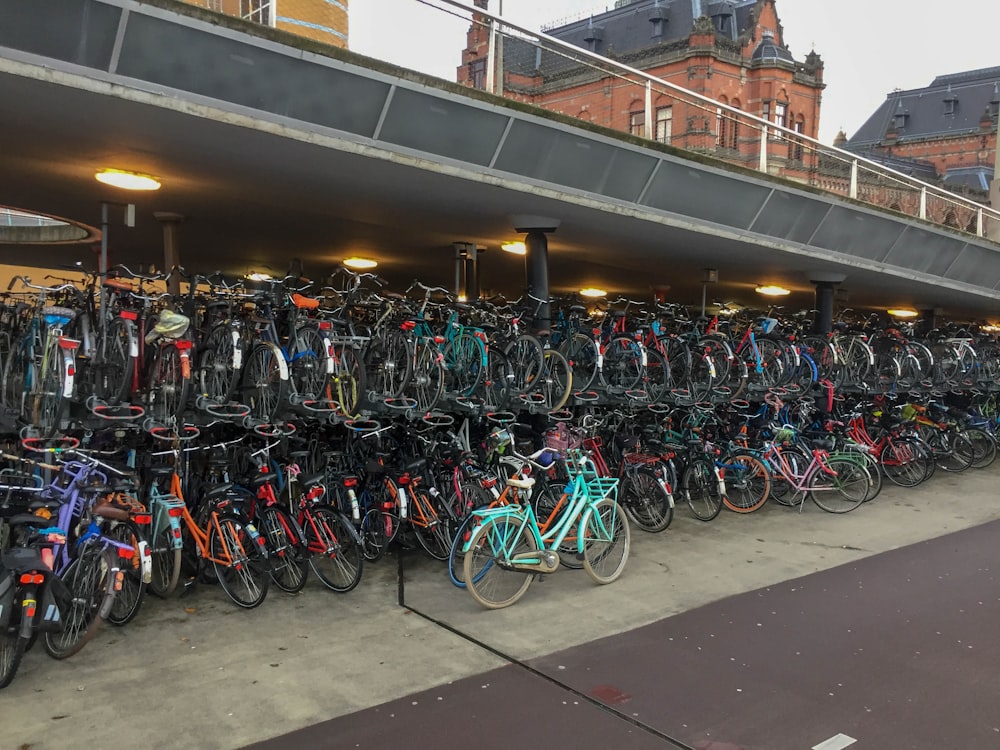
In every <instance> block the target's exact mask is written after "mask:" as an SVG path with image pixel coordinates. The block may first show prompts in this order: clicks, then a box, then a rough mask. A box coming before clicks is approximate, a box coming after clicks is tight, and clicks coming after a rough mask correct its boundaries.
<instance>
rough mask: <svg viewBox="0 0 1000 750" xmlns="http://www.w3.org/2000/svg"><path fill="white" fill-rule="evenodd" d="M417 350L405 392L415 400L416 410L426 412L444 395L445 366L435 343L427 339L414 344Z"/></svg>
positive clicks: (421, 412)
mask: <svg viewBox="0 0 1000 750" xmlns="http://www.w3.org/2000/svg"><path fill="white" fill-rule="evenodd" d="M416 346H417V347H418V349H419V351H418V352H417V354H416V356H415V357H414V362H413V372H412V373H411V374H410V383H409V385H408V386H407V388H406V392H407V393H409V394H410V395H412V397H413V399H414V400H415V401H416V402H417V406H416V408H417V411H418V412H419V413H420V414H427V413H428V412H430V411H431V410H432V409H434V407H435V406H437V404H438V401H440V400H441V396H443V395H444V381H445V368H444V360H443V358H442V357H441V356H440V351H439V350H438V348H437V345H436V344H434V343H431V342H429V341H424V342H418V343H417V344H416Z"/></svg>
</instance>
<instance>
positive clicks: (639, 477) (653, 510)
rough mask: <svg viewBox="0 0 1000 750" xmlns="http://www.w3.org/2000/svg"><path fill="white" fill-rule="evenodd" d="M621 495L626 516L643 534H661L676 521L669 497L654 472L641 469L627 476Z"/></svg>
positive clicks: (622, 485) (619, 491)
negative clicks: (645, 532)
mask: <svg viewBox="0 0 1000 750" xmlns="http://www.w3.org/2000/svg"><path fill="white" fill-rule="evenodd" d="M618 495H619V499H620V501H621V504H622V506H623V507H624V508H625V515H626V516H628V517H629V519H630V520H631V521H632V523H634V524H635V525H636V526H638V527H639V528H640V529H642V530H643V531H648V532H650V533H653V534H655V533H658V532H660V531H663V530H665V529H666V528H667V527H668V526H670V522H671V521H673V520H674V507H673V504H672V502H671V498H670V495H669V494H668V493H667V491H666V490H665V489H664V487H663V486H662V485H661V484H660V483H659V482H658V481H657V479H656V477H655V476H654V475H653V472H652V471H647V470H643V469H638V470H636V471H634V472H630V473H628V474H626V476H625V478H624V479H622V482H621V485H620V487H619V488H618Z"/></svg>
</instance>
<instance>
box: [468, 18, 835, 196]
mask: <svg viewBox="0 0 1000 750" xmlns="http://www.w3.org/2000/svg"><path fill="white" fill-rule="evenodd" d="M476 5H477V6H479V7H481V8H485V9H488V8H489V6H488V0H476ZM483 20H484V19H482V18H478V19H474V22H473V24H472V25H471V27H470V29H469V33H468V39H467V45H466V49H465V50H464V51H463V57H462V65H461V66H460V67H459V68H458V82H459V83H462V84H465V85H467V86H472V87H475V88H485V85H486V80H487V66H488V64H489V61H488V49H489V34H490V32H489V27H488V25H487V24H486V23H483ZM546 33H547V34H549V35H550V36H553V37H556V38H557V39H559V40H561V41H564V42H567V43H570V44H573V45H575V46H578V47H581V48H583V49H587V50H590V51H592V52H596V53H598V54H600V55H603V56H605V57H608V58H612V59H614V60H617V61H619V62H622V63H624V64H626V65H628V66H630V67H633V68H637V69H640V70H642V71H644V72H647V73H649V74H651V75H653V76H656V77H657V78H661V79H664V80H666V81H668V82H670V83H673V84H676V85H678V86H682V87H684V88H686V89H689V90H692V91H695V92H697V93H699V94H702V95H704V96H706V97H709V98H711V99H713V100H714V101H717V102H721V103H723V104H727V105H729V106H731V107H733V108H735V109H739V110H743V111H745V112H748V113H751V114H754V115H757V116H760V117H762V118H764V119H767V120H769V121H770V122H773V123H777V124H779V125H783V126H785V127H787V128H789V129H791V130H795V131H798V132H800V133H803V134H805V135H808V136H811V137H814V138H815V137H816V134H817V133H818V131H819V118H820V103H821V95H822V91H823V88H824V83H823V62H822V59H821V58H820V56H819V55H818V54H816V53H815V52H810V53H809V54H807V55H806V57H805V60H804V61H803V62H798V61H796V59H795V58H794V57H793V55H792V53H791V51H790V50H789V48H788V46H787V45H786V43H785V39H784V30H783V29H782V26H781V21H780V19H779V17H778V14H777V11H776V9H775V0H721V1H717V0H618V2H617V3H616V4H615V7H614V8H613V9H611V10H608V11H606V12H604V13H601V14H598V15H593V16H591V17H588V18H584V19H580V20H577V21H573V22H570V23H566V24H562V25H559V26H555V27H553V28H549V29H547V30H546ZM502 66H503V78H502V91H503V94H504V96H507V97H510V98H514V99H518V100H521V101H524V102H528V103H531V104H535V105H537V106H541V107H545V108H546V109H550V110H554V111H558V112H560V113H562V114H565V115H569V116H572V117H576V118H579V119H581V120H585V121H589V122H594V123H597V124H600V125H605V126H608V127H611V128H614V129H616V130H622V131H626V132H631V133H632V134H634V135H638V136H648V137H652V138H655V139H656V140H658V141H660V142H662V143H667V144H671V145H675V146H678V147H680V148H686V149H691V150H697V151H703V152H711V153H714V154H716V155H718V156H720V157H722V158H724V159H726V160H727V161H731V162H737V163H740V162H745V163H746V164H748V165H756V164H757V163H758V160H759V155H760V149H761V135H760V132H759V131H758V130H757V129H755V128H751V127H748V126H747V124H746V121H743V122H740V121H739V119H737V118H736V117H734V116H730V115H728V114H727V113H726V111H725V110H720V109H717V108H716V109H714V110H713V109H712V108H710V107H705V106H704V105H696V104H694V103H693V102H692V101H691V100H689V99H683V98H681V97H677V96H674V95H672V94H671V92H670V90H669V89H665V90H660V91H654V93H653V99H652V112H651V113H650V116H649V117H648V118H647V115H646V112H645V109H646V106H645V95H644V91H643V90H642V88H641V87H639V86H636V85H635V84H634V83H626V82H621V81H620V80H618V79H616V78H614V77H611V76H607V75H602V74H601V73H600V71H598V70H597V69H595V68H593V67H588V66H582V65H580V64H578V63H575V62H573V61H571V60H568V59H567V58H566V57H565V56H561V55H558V54H556V53H553V52H550V51H547V50H539V48H538V47H537V46H535V45H532V44H530V43H528V42H526V41H523V40H520V39H518V38H517V37H507V38H505V39H504V42H503V64H502ZM647 122H648V123H650V124H651V132H649V133H647V132H646V125H647ZM803 159H806V160H809V159H810V157H809V155H808V152H804V150H803V148H802V147H801V146H799V145H797V144H796V143H795V142H794V138H793V139H788V138H783V137H781V136H780V134H776V133H773V132H772V134H771V138H770V139H769V142H768V164H769V168H770V170H771V171H772V172H775V173H781V174H785V175H786V176H791V177H794V176H795V172H800V173H801V172H803V171H804V170H806V169H807V168H808V165H804V164H803Z"/></svg>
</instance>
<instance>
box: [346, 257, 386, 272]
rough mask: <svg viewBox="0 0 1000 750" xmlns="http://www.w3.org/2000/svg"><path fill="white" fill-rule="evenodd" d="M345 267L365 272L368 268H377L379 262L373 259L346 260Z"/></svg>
mask: <svg viewBox="0 0 1000 750" xmlns="http://www.w3.org/2000/svg"><path fill="white" fill-rule="evenodd" d="M344 265H345V266H347V267H348V268H355V269H360V270H363V269H366V268H375V266H377V265H378V261H376V260H372V259H371V258H347V259H346V260H344Z"/></svg>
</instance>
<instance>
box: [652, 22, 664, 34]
mask: <svg viewBox="0 0 1000 750" xmlns="http://www.w3.org/2000/svg"><path fill="white" fill-rule="evenodd" d="M649 22H650V23H651V24H652V25H653V34H652V35H653V36H654V37H658V36H663V26H664V24H663V19H662V18H650V19H649Z"/></svg>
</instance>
